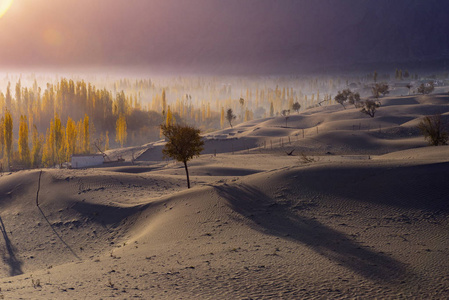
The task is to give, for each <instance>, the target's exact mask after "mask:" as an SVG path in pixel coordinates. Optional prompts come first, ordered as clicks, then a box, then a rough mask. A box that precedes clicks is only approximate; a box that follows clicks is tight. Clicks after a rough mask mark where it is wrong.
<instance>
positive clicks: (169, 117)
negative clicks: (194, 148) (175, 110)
mask: <svg viewBox="0 0 449 300" xmlns="http://www.w3.org/2000/svg"><path fill="white" fill-rule="evenodd" d="M173 123H174V118H173V114H172V112H171V109H170V105H169V106H168V107H167V118H166V120H165V124H166V125H167V126H170V125H173Z"/></svg>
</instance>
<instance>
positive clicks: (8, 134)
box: [3, 110, 13, 171]
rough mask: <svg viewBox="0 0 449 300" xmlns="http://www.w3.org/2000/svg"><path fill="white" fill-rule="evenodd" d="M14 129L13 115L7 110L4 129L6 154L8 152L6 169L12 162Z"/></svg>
mask: <svg viewBox="0 0 449 300" xmlns="http://www.w3.org/2000/svg"><path fill="white" fill-rule="evenodd" d="M12 129H13V123H12V115H11V113H10V112H9V110H6V112H5V119H4V125H3V131H4V139H5V142H4V144H5V152H6V153H5V154H6V170H8V171H9V168H10V164H11V154H12V150H13V149H12V138H13V136H12Z"/></svg>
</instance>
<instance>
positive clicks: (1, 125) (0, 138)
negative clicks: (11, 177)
mask: <svg viewBox="0 0 449 300" xmlns="http://www.w3.org/2000/svg"><path fill="white" fill-rule="evenodd" d="M4 147H5V118H4V117H2V119H1V120H0V157H3V148H4Z"/></svg>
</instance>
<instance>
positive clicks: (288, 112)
mask: <svg viewBox="0 0 449 300" xmlns="http://www.w3.org/2000/svg"><path fill="white" fill-rule="evenodd" d="M281 115H282V116H283V117H284V118H285V127H288V126H287V121H288V118H289V117H290V109H284V110H283V111H282V112H281Z"/></svg>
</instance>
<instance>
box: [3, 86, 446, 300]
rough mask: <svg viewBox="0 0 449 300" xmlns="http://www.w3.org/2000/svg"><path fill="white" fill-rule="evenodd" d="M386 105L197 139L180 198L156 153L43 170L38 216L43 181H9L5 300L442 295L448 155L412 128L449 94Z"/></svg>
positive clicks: (256, 124) (318, 112)
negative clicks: (370, 111) (201, 146)
mask: <svg viewBox="0 0 449 300" xmlns="http://www.w3.org/2000/svg"><path fill="white" fill-rule="evenodd" d="M426 97H427V98H426ZM382 103H383V106H382V107H381V108H380V109H379V111H378V114H376V117H375V118H369V117H368V116H366V115H362V114H361V113H360V112H359V111H358V110H356V109H353V108H349V107H348V109H346V110H344V109H343V108H342V107H341V106H340V105H334V106H329V107H322V108H315V109H313V110H309V111H306V112H305V113H301V114H299V115H293V116H291V117H290V118H289V120H288V126H285V118H283V117H276V118H268V119H262V120H258V121H257V120H255V121H251V122H248V123H244V124H240V125H237V126H235V127H234V128H232V129H231V128H229V129H224V130H221V131H217V132H214V133H211V134H207V135H205V136H204V137H205V140H206V144H205V147H206V149H205V152H204V153H203V154H202V155H201V156H200V157H199V158H197V159H194V160H192V161H191V162H190V164H189V166H190V173H191V179H192V184H193V188H192V189H190V190H187V189H186V187H185V185H186V183H185V173H184V168H183V166H182V165H181V164H179V163H175V162H173V161H163V160H162V156H161V152H160V151H161V149H162V147H163V142H156V143H149V144H147V145H144V146H142V147H139V148H126V149H119V150H110V151H109V152H108V153H109V155H111V156H114V155H115V156H122V157H125V159H126V160H127V161H129V160H130V159H131V158H132V157H133V156H134V158H135V161H134V163H133V164H132V163H129V162H125V163H124V164H121V165H118V164H115V165H112V164H111V165H105V166H104V167H100V168H92V169H84V170H70V169H60V170H57V169H43V170H42V175H41V180H40V190H39V197H38V203H39V206H37V205H36V195H37V190H38V186H39V176H40V174H41V173H40V170H30V171H20V172H15V173H3V174H2V176H1V177H0V209H1V212H0V225H1V230H2V236H3V239H2V241H1V243H0V245H1V246H0V253H1V255H2V259H3V263H2V264H1V268H0V274H1V276H2V280H1V281H0V287H1V290H0V295H2V296H4V297H5V299H19V298H23V299H100V298H101V299H106V298H112V297H114V298H119V299H129V298H140V299H150V298H158V299H303V298H326V299H347V298H360V299H365V298H388V299H405V298H419V299H430V298H432V299H444V298H446V297H447V294H448V293H449V271H448V270H449V263H448V259H447V258H448V255H449V235H448V232H449V231H448V229H449V221H448V220H449V219H448V214H449V202H448V196H447V182H449V172H448V170H449V148H448V146H441V147H425V146H426V143H425V141H424V138H423V137H422V136H420V135H419V132H418V131H417V130H416V128H415V126H416V125H414V124H417V122H418V121H419V118H421V117H422V116H423V115H425V114H428V113H435V112H441V113H446V114H447V113H448V112H449V97H448V96H443V95H434V96H425V97H423V96H407V97H398V98H394V97H390V98H385V99H382ZM359 124H360V125H359ZM368 124H369V126H368ZM317 127H318V129H317ZM303 129H304V137H303ZM291 150H293V153H292V155H291V156H288V155H287V154H286V153H287V152H290V151H291ZM301 153H303V154H304V155H305V156H302V155H300V154H301Z"/></svg>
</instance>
